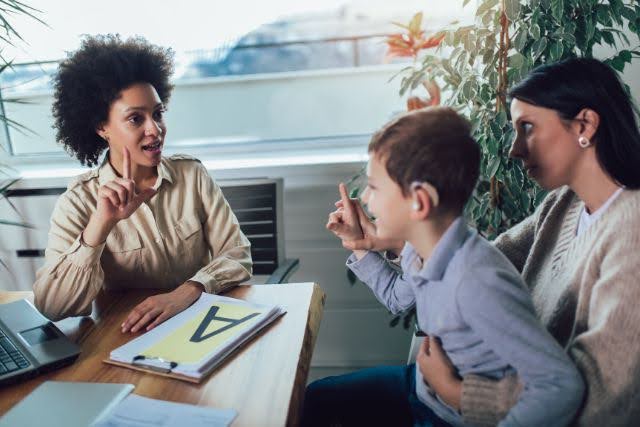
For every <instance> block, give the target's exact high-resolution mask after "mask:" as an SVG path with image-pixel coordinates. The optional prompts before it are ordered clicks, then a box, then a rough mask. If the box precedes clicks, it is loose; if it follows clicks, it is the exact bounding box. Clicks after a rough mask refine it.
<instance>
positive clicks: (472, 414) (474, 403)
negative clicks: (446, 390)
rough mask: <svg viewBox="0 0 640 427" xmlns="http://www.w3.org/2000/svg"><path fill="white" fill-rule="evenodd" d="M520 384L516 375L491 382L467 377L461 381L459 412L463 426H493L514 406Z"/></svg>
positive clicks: (482, 378) (487, 379)
mask: <svg viewBox="0 0 640 427" xmlns="http://www.w3.org/2000/svg"><path fill="white" fill-rule="evenodd" d="M521 391H522V384H520V383H519V381H518V377H517V376H516V375H509V376H507V377H505V378H503V379H502V380H499V381H497V380H492V379H489V378H485V377H481V376H478V375H467V376H465V377H464V380H463V381H462V399H461V402H460V410H461V412H462V417H463V419H464V422H465V424H472V425H477V426H495V425H497V424H498V423H499V422H500V420H502V419H503V418H504V417H506V416H507V413H508V412H509V410H510V409H511V408H512V407H513V406H514V405H515V404H516V402H517V401H518V397H519V396H520V392H521Z"/></svg>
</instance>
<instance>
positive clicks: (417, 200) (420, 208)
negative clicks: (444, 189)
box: [411, 187, 433, 221]
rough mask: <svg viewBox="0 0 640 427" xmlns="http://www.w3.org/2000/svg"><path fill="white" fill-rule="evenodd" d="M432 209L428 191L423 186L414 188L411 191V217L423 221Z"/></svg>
mask: <svg viewBox="0 0 640 427" xmlns="http://www.w3.org/2000/svg"><path fill="white" fill-rule="evenodd" d="M432 210H433V203H432V202H431V198H430V197H429V193H427V191H426V190H425V189H424V188H420V187H418V188H416V189H415V190H414V191H413V201H412V203H411V219H413V220H416V221H424V220H425V219H427V218H429V216H430V215H431V212H432Z"/></svg>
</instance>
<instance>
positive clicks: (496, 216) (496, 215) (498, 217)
mask: <svg viewBox="0 0 640 427" xmlns="http://www.w3.org/2000/svg"><path fill="white" fill-rule="evenodd" d="M501 222H502V211H501V210H500V208H495V209H494V211H493V218H492V219H491V225H493V228H495V229H496V230H497V229H498V228H499V227H500V223H501Z"/></svg>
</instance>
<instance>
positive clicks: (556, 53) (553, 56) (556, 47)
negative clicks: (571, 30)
mask: <svg viewBox="0 0 640 427" xmlns="http://www.w3.org/2000/svg"><path fill="white" fill-rule="evenodd" d="M563 51H564V47H563V46H562V42H559V41H555V42H553V44H552V45H551V48H550V49H549V59H550V60H551V61H557V60H559V59H560V58H562V53H563Z"/></svg>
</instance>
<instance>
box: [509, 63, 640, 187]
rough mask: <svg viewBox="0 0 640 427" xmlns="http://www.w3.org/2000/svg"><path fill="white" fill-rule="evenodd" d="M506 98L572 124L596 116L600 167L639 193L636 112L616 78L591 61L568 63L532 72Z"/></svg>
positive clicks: (639, 137) (639, 135) (639, 141)
mask: <svg viewBox="0 0 640 427" xmlns="http://www.w3.org/2000/svg"><path fill="white" fill-rule="evenodd" d="M509 97H510V98H516V99H519V100H520V101H523V102H526V103H528V104H532V105H536V106H538V107H543V108H549V109H552V110H555V111H557V112H558V114H559V115H560V117H561V118H563V119H565V120H574V119H575V117H576V115H577V114H578V113H579V112H580V111H581V110H582V109H584V108H589V109H591V110H593V111H595V112H596V113H598V115H599V116H600V124H599V126H598V129H597V131H596V134H595V135H594V138H593V142H594V144H595V148H596V156H597V158H598V162H599V163H600V165H601V166H602V167H603V169H604V170H605V171H606V172H607V173H608V174H609V176H611V177H612V178H613V179H614V180H615V181H616V182H617V183H618V184H620V185H623V186H625V187H627V188H632V189H636V188H640V131H639V130H638V122H637V118H638V114H639V113H638V108H637V107H636V105H635V104H634V102H633V99H632V98H631V96H630V95H629V94H628V93H627V92H626V91H625V88H624V86H623V84H622V81H621V80H620V77H619V76H618V74H617V73H616V72H615V71H614V70H613V69H612V68H610V67H609V66H608V65H606V64H604V63H602V62H600V61H598V60H597V59H592V58H570V59H566V60H563V61H560V62H556V63H553V64H546V65H542V66H540V67H537V68H536V69H534V70H533V71H532V72H531V73H530V74H529V75H528V76H527V77H525V78H524V80H522V81H521V82H519V83H518V84H517V85H516V86H515V87H513V88H512V89H511V90H510V91H509Z"/></svg>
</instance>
